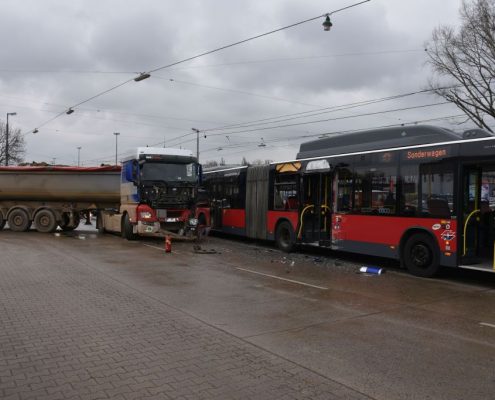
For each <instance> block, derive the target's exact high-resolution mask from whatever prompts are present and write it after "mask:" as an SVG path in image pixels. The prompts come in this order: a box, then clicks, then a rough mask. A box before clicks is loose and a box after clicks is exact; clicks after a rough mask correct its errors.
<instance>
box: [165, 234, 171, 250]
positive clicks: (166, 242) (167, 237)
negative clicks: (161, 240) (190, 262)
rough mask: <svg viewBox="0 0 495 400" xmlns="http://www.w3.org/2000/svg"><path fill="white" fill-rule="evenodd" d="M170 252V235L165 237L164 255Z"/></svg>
mask: <svg viewBox="0 0 495 400" xmlns="http://www.w3.org/2000/svg"><path fill="white" fill-rule="evenodd" d="M171 252H172V237H171V236H170V235H166V236H165V253H171Z"/></svg>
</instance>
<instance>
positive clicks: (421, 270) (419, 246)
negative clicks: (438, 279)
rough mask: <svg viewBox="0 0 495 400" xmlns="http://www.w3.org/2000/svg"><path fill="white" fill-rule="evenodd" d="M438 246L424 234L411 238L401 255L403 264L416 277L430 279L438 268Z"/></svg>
mask: <svg viewBox="0 0 495 400" xmlns="http://www.w3.org/2000/svg"><path fill="white" fill-rule="evenodd" d="M439 253H440V252H439V250H438V246H437V245H436V243H435V242H434V241H433V240H432V238H431V237H430V236H429V235H427V234H426V233H419V234H416V235H413V236H411V237H410V238H409V239H408V240H407V242H406V245H405V246H404V251H403V253H402V257H403V264H404V265H405V266H406V268H407V269H408V271H409V272H410V273H411V274H413V275H416V276H421V277H424V278H431V277H432V276H434V275H435V274H436V273H437V272H438V269H439V268H440V255H439Z"/></svg>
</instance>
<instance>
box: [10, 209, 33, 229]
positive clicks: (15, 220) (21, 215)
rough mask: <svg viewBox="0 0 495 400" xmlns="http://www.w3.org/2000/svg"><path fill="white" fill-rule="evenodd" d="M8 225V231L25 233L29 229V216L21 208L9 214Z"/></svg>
mask: <svg viewBox="0 0 495 400" xmlns="http://www.w3.org/2000/svg"><path fill="white" fill-rule="evenodd" d="M8 223H9V228H10V230H11V231H14V232H26V231H27V230H29V228H30V227H31V221H30V220H29V215H28V213H27V212H26V211H24V210H23V209H22V208H17V209H15V210H13V211H11V212H10V214H9V217H8Z"/></svg>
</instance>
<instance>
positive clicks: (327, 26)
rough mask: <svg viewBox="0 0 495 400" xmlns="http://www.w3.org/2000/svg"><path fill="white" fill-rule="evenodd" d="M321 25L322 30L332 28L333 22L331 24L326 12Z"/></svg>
mask: <svg viewBox="0 0 495 400" xmlns="http://www.w3.org/2000/svg"><path fill="white" fill-rule="evenodd" d="M322 25H323V30H324V31H329V30H330V29H331V28H332V26H333V24H332V21H330V15H329V14H327V17H326V18H325V21H324V22H323V24H322Z"/></svg>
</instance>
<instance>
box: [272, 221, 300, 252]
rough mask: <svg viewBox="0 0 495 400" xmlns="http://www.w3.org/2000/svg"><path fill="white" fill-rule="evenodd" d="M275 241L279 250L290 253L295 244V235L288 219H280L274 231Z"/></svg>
mask: <svg viewBox="0 0 495 400" xmlns="http://www.w3.org/2000/svg"><path fill="white" fill-rule="evenodd" d="M275 241H276V242H277V246H278V248H279V249H280V250H282V251H285V252H286V253H290V252H291V251H292V249H293V248H294V245H295V244H296V235H295V233H294V229H292V225H291V224H290V223H289V222H288V221H282V222H281V223H280V224H279V225H278V226H277V230H276V231H275Z"/></svg>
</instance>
